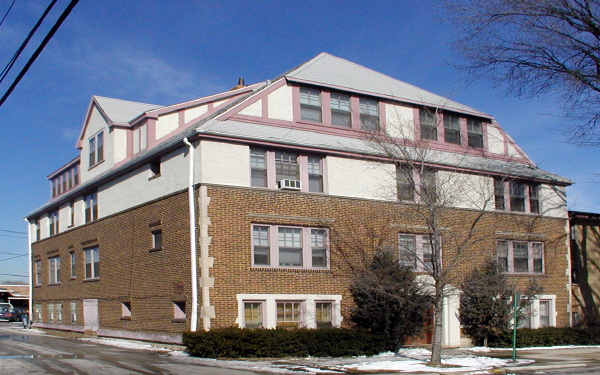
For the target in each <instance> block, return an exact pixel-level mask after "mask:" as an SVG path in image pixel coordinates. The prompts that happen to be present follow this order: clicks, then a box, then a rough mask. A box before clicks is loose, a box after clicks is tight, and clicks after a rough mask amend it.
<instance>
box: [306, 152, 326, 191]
mask: <svg viewBox="0 0 600 375" xmlns="http://www.w3.org/2000/svg"><path fill="white" fill-rule="evenodd" d="M322 161H323V160H322V158H321V157H320V156H309V157H308V163H307V167H308V191H310V192H317V193H321V192H323V163H322Z"/></svg>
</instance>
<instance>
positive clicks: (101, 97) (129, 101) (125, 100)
mask: <svg viewBox="0 0 600 375" xmlns="http://www.w3.org/2000/svg"><path fill="white" fill-rule="evenodd" d="M92 98H100V99H110V100H118V101H121V102H128V103H136V104H145V105H155V106H159V107H164V105H163V104H155V103H146V102H140V101H136V100H129V99H121V98H113V97H111V96H103V95H92Z"/></svg>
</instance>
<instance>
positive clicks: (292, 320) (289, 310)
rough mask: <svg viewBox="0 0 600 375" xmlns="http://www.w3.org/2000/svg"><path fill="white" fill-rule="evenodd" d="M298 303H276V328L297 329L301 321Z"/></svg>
mask: <svg viewBox="0 0 600 375" xmlns="http://www.w3.org/2000/svg"><path fill="white" fill-rule="evenodd" d="M300 305H301V304H300V302H290V301H285V302H283V301H281V302H279V301H278V302H277V327H284V328H298V327H299V326H300V322H301V320H302V317H301V311H300Z"/></svg>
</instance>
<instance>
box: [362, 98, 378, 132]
mask: <svg viewBox="0 0 600 375" xmlns="http://www.w3.org/2000/svg"><path fill="white" fill-rule="evenodd" d="M378 104H379V103H378V102H377V100H375V99H371V98H360V99H359V108H360V128H361V129H362V130H366V131H370V132H376V131H378V130H379V108H378Z"/></svg>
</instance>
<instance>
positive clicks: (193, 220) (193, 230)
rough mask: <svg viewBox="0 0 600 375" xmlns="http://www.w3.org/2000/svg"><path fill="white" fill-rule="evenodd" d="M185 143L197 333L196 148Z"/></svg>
mask: <svg viewBox="0 0 600 375" xmlns="http://www.w3.org/2000/svg"><path fill="white" fill-rule="evenodd" d="M183 143H185V144H186V146H188V150H189V154H190V159H189V160H190V162H189V183H188V198H189V209H190V262H191V265H192V318H191V322H190V331H192V332H196V329H197V324H198V278H197V276H196V262H197V259H196V207H195V205H194V146H193V145H192V144H191V143H190V141H189V140H188V139H187V137H185V138H184V139H183Z"/></svg>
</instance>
